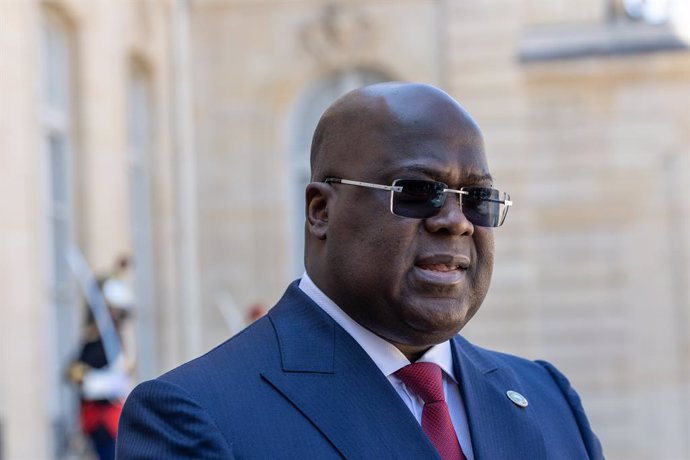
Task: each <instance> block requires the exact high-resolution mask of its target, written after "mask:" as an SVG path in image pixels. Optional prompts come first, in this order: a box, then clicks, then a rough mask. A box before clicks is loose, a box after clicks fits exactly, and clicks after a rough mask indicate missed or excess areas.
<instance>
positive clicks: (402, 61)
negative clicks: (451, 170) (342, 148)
mask: <svg viewBox="0 0 690 460" xmlns="http://www.w3.org/2000/svg"><path fill="white" fill-rule="evenodd" d="M684 3H685V2H682V1H672V2H665V1H661V2H659V1H657V2H649V1H648V2H641V1H637V2H636V1H633V0H626V1H623V0H585V1H581V2H576V4H574V3H573V2H567V1H565V0H548V1H546V0H501V1H479V0H472V1H454V0H395V1H393V0H349V1H345V0H342V1H326V0H191V1H185V0H176V1H175V0H137V1H131V2H116V1H110V0H104V1H100V2H93V1H90V0H54V1H51V2H40V1H34V0H30V1H22V0H8V1H5V2H0V19H1V20H2V23H3V25H2V27H0V54H1V55H3V56H7V57H8V59H2V60H0V74H1V75H3V78H2V79H0V91H1V92H2V93H3V94H4V95H5V96H4V97H5V98H7V99H6V100H7V101H8V106H9V107H10V108H11V110H9V111H6V112H5V113H2V114H1V115H0V117H2V119H1V120H0V184H2V185H3V187H2V190H3V191H4V192H5V193H3V194H2V196H1V197H0V203H2V210H3V216H7V218H6V219H4V220H3V223H2V227H0V228H1V229H2V230H0V231H1V232H2V233H1V234H0V235H1V239H0V258H1V259H2V260H3V264H2V265H1V267H2V272H0V291H1V292H3V293H5V295H6V296H7V297H8V298H9V301H6V303H5V307H4V308H3V321H2V322H0V372H2V378H0V389H1V390H2V391H0V458H2V459H25V458H26V459H34V458H68V455H69V449H68V448H67V446H66V445H65V442H66V441H65V439H68V438H69V431H70V427H72V426H73V422H74V419H73V416H70V415H69V410H70V407H71V405H73V402H74V401H73V394H72V393H71V392H70V390H69V389H68V387H66V386H65V385H64V383H62V382H61V366H63V365H64V361H65V359H67V357H68V356H69V353H70V352H71V350H72V349H73V347H74V346H76V345H75V343H76V337H78V323H79V321H80V319H81V316H80V315H81V313H82V310H81V309H82V305H81V300H80V299H79V294H78V290H77V288H76V286H75V285H74V282H73V280H71V279H70V277H69V275H66V274H65V273H68V272H67V271H66V270H68V267H65V266H64V262H63V261H62V259H60V257H62V255H61V254H62V253H63V252H64V251H65V250H66V248H67V247H71V246H75V247H78V248H80V249H81V251H82V252H83V253H84V254H85V255H86V258H87V259H88V260H89V262H90V263H91V265H92V266H93V267H94V269H95V270H103V269H106V268H107V267H108V266H109V264H111V263H112V260H113V259H114V258H115V257H116V256H117V255H118V254H120V253H131V254H134V257H135V260H137V261H139V263H138V264H137V271H136V273H135V286H136V287H137V295H138V300H139V306H138V309H139V310H138V313H137V323H136V327H135V330H134V336H135V337H136V341H135V342H136V348H137V356H138V358H139V368H138V371H139V377H140V378H148V377H151V376H153V375H155V374H157V373H160V372H162V371H164V370H166V369H169V368H170V367H172V366H174V365H176V364H178V363H180V362H182V361H184V360H186V359H188V358H190V357H192V356H194V355H196V354H198V353H201V352H202V351H204V350H206V349H208V348H210V347H212V346H214V345H215V344H217V343H219V342H220V341H222V340H224V339H225V338H226V337H228V336H229V335H231V334H233V333H234V332H237V331H238V330H239V329H240V328H241V327H243V325H244V324H246V319H245V318H246V316H245V315H246V309H247V308H248V307H249V306H250V305H253V304H257V303H259V304H262V305H265V306H267V307H270V305H272V304H273V302H275V301H276V300H277V298H278V297H279V296H280V295H281V294H282V291H283V290H284V288H285V286H286V285H287V283H288V282H289V281H291V280H292V279H295V278H297V277H299V276H300V274H301V271H302V256H301V252H302V244H303V243H302V237H303V187H304V185H305V184H306V182H307V181H308V177H309V176H308V174H309V171H308V150H309V142H310V137H311V132H312V130H313V128H314V125H315V123H316V120H317V119H318V117H319V115H320V113H321V111H322V110H323V109H324V108H325V107H326V106H327V105H328V104H329V103H330V102H331V101H332V100H334V99H335V98H336V97H337V96H339V95H340V94H342V93H344V92H345V91H347V90H348V89H351V88H354V87H357V86H360V85H362V84H366V83H371V82H376V81H383V80H411V81H423V82H428V83H432V84H435V85H438V86H440V87H442V88H444V89H445V90H446V91H448V92H449V93H450V94H452V95H453V96H455V97H456V98H457V99H458V100H460V101H461V102H462V103H463V105H465V107H467V109H468V110H469V111H470V112H471V113H472V114H473V115H474V116H475V117H476V119H477V121H478V122H479V124H480V126H481V127H482V129H483V131H484V134H485V138H486V144H487V152H488V155H489V162H490V166H491V169H492V173H493V175H494V176H495V177H496V179H497V185H498V186H499V187H500V188H501V189H504V190H506V191H508V192H509V193H510V194H511V197H512V199H513V201H514V202H515V206H514V207H513V208H512V209H511V211H510V215H509V216H508V220H507V224H506V226H505V227H503V228H501V229H498V230H497V231H496V240H497V255H496V268H495V274H494V280H493V285H492V288H491V291H490V294H489V296H488V297H487V300H486V302H485V304H484V306H483V307H482V309H481V310H480V312H479V313H478V314H477V316H476V318H475V319H474V320H473V321H472V322H471V323H470V324H469V325H468V327H467V328H466V330H465V331H463V333H464V334H465V335H466V336H468V338H470V339H471V340H473V341H475V342H476V343H478V344H480V345H483V346H486V347H489V348H497V349H500V350H503V351H507V352H511V353H515V354H521V355H525V356H528V357H531V358H535V359H536V358H541V359H548V360H550V361H552V362H553V363H554V364H556V365H557V366H558V367H559V368H561V369H562V370H563V371H564V372H565V373H566V375H568V377H569V378H570V379H571V381H572V383H573V384H574V386H575V387H576V388H577V389H578V390H579V392H580V394H581V396H582V397H583V400H584V403H585V407H586V409H587V410H588V413H589V415H590V419H591V422H592V424H593V427H594V429H595V431H596V432H597V433H599V435H600V437H601V438H602V441H603V443H604V447H605V451H606V453H607V457H608V458H613V459H617V458H620V459H622V458H625V459H640V460H642V459H668V460H676V459H687V458H690V441H688V440H689V439H690V267H689V264H690V51H689V50H688V41H689V40H690V11H688V7H686V6H685V5H684ZM51 78H52V79H51ZM41 88H44V89H43V90H42V89H41ZM45 88H47V89H45ZM61 88H62V89H61ZM37 420H38V421H40V423H35V421H37ZM70 424H72V425H70ZM29 426H31V427H32V428H28V427H29Z"/></svg>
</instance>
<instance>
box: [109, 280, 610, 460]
mask: <svg viewBox="0 0 690 460" xmlns="http://www.w3.org/2000/svg"><path fill="white" fill-rule="evenodd" d="M451 344H452V350H453V355H454V365H455V370H456V374H457V375H458V376H459V380H460V388H461V392H462V397H463V400H464V402H465V406H466V411H467V418H468V422H469V427H470V433H471V436H472V445H473V447H474V455H475V458H476V459H477V460H484V459H490V460H500V459H510V460H518V459H525V460H527V459H529V460H539V459H558V460H564V459H587V458H591V459H600V458H603V455H602V451H601V446H600V444H599V441H598V440H597V438H596V436H595V435H594V434H593V433H592V431H591V429H590V426H589V423H588V421H587V418H586V416H585V413H584V411H583V409H582V405H581V404H580V399H579V397H578V396H577V394H576V393H575V391H574V390H573V389H572V388H571V386H570V384H569V383H568V380H566V378H565V377H564V376H563V375H561V374H560V373H559V372H558V371H557V370H556V369H555V368H554V367H553V366H551V365H550V364H548V363H545V362H540V361H537V362H533V361H528V360H524V359H521V358H517V357H514V356H510V355H505V354H501V353H496V352H492V351H488V350H484V349H481V348H478V347H476V346H474V345H472V344H470V343H469V342H467V341H466V340H465V339H463V338H462V337H460V336H456V337H455V338H453V339H452V341H451ZM508 390H514V391H517V392H519V393H521V394H522V395H524V396H525V397H526V398H527V399H528V400H529V405H528V406H527V407H526V408H522V407H518V406H517V405H515V404H513V403H512V402H511V401H510V400H509V399H508V397H507V396H506V391H508ZM117 458H118V459H121V460H122V459H154V458H155V459H173V458H203V459H232V458H256V459H282V458H285V459H306V458H309V459H311V458H315V459H329V458H347V459H437V458H438V455H437V453H436V451H435V450H434V447H433V446H432V444H431V443H430V442H429V440H428V439H427V437H426V436H425V434H424V432H423V431H422V429H421V427H420V425H419V424H418V423H417V421H416V420H415V418H414V416H413V415H412V413H411V412H410V410H409V409H408V408H407V407H406V406H405V404H404V403H403V402H402V400H401V399H400V397H399V396H398V394H397V393H396V391H395V390H394V389H393V387H392V386H391V384H390V383H389V381H388V379H387V378H386V377H385V376H384V375H383V374H382V373H381V371H380V370H379V369H378V368H377V367H376V365H375V364H374V362H373V361H372V360H371V359H370V358H369V356H368V355H367V354H366V353H365V352H364V350H363V349H362V348H361V347H360V346H359V344H357V342H356V341H355V340H354V339H352V337H350V335H349V334H348V333H347V332H345V331H344V330H343V329H342V328H341V327H340V326H339V325H338V324H337V323H335V322H334V321H333V320H332V319H331V318H330V316H328V315H327V314H326V313H324V312H323V310H321V308H319V307H318V306H317V305H315V304H314V303H313V302H312V301H311V299H309V297H307V296H306V295H305V294H304V293H303V292H302V291H301V290H300V289H299V288H298V287H297V284H296V283H293V284H292V285H291V286H290V287H289V288H288V290H287V292H286V293H285V295H284V296H283V298H282V299H281V300H280V302H278V304H277V305H276V306H275V307H274V308H273V309H272V310H271V311H270V312H269V313H268V315H267V316H266V317H264V318H262V319H260V320H259V321H257V322H255V323H254V324H252V325H251V326H250V327H248V328H247V329H245V330H244V331H242V332H241V333H239V334H238V335H236V336H235V337H233V338H231V339H230V340H228V341H226V342H225V343H223V344H221V345H220V346H218V347H217V348H215V349H214V350H212V351H210V352H209V353H207V354H205V355H204V356H202V357H200V358H197V359H195V360H193V361H191V362H189V363H187V364H184V365H183V366H181V367H179V368H177V369H175V370H173V371H171V372H168V373H167V374H165V375H163V376H161V377H159V378H158V379H156V380H152V381H148V382H144V383H142V384H140V385H139V386H137V387H136V388H135V390H134V391H133V392H132V393H131V395H130V396H129V398H128V399H127V402H126V404H125V407H124V410H123V413H122V417H121V419H120V429H119V434H118V439H117Z"/></svg>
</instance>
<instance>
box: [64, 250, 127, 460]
mask: <svg viewBox="0 0 690 460" xmlns="http://www.w3.org/2000/svg"><path fill="white" fill-rule="evenodd" d="M123 268H126V265H125V266H123V264H122V263H121V262H119V263H118V269H116V271H115V272H114V273H113V274H112V275H110V276H108V277H107V278H104V279H101V280H99V282H98V285H99V287H100V289H101V292H102V294H103V299H105V303H106V305H107V308H108V312H109V313H110V317H111V319H112V323H113V326H114V327H115V330H116V331H117V334H118V336H120V335H121V329H122V324H123V322H124V321H125V320H126V319H127V318H128V317H129V316H130V314H131V311H132V306H133V298H132V291H131V289H130V287H129V285H128V284H127V283H126V282H125V281H123V280H122V279H121V278H119V275H120V273H119V272H120V270H119V269H123ZM87 302H88V301H87ZM87 307H88V308H87V317H86V324H85V327H84V335H83V339H82V346H81V350H80V352H79V356H78V358H77V359H76V360H75V361H74V362H72V363H71V364H70V366H69V369H68V372H67V374H68V378H69V380H70V381H72V382H74V383H75V384H76V385H77V386H78V387H79V392H80V401H81V403H80V423H81V429H82V431H83V432H84V434H85V435H86V436H87V437H88V438H89V439H90V440H91V443H92V446H93V449H94V450H95V452H96V453H97V454H98V458H99V459H100V460H106V459H107V460H112V459H114V458H115V437H116V434H117V424H118V421H119V418H120V412H121V411H122V404H123V402H124V400H125V398H126V396H127V394H128V393H129V391H130V389H131V387H132V380H131V371H132V369H133V366H132V363H129V362H127V361H126V359H125V356H124V353H123V352H122V347H121V346H120V347H119V353H118V355H117V357H116V359H115V360H114V361H115V362H112V363H111V362H109V361H108V356H107V353H106V350H105V347H104V344H103V339H102V337H101V332H100V331H99V328H98V326H97V323H96V321H95V320H94V312H93V307H91V306H90V305H87ZM120 343H122V341H121V340H120Z"/></svg>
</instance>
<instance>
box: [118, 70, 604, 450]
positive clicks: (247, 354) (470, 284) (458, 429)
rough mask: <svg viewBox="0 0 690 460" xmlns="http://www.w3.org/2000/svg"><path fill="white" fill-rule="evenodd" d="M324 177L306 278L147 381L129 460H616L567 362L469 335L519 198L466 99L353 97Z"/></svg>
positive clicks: (133, 418)
mask: <svg viewBox="0 0 690 460" xmlns="http://www.w3.org/2000/svg"><path fill="white" fill-rule="evenodd" d="M311 167H312V177H311V179H312V182H311V183H310V184H309V185H308V186H307V189H306V232H305V233H306V236H305V238H306V245H305V247H306V250H305V263H306V273H305V274H304V275H303V277H302V279H301V280H299V281H295V282H294V283H293V284H292V285H290V286H289V287H288V289H287V291H286V293H285V295H284V296H283V298H282V299H281V300H280V301H279V302H278V304H277V305H276V306H275V307H274V308H273V309H272V310H270V311H269V313H268V315H267V316H266V317H264V318H262V319H260V320H259V321H257V322H255V323H254V324H252V325H251V326H250V327H248V328H247V329H245V330H244V331H243V332H241V333H239V334H238V335H237V336H235V337H233V338H232V339H230V340H228V341H227V342H225V343H223V344H222V345H220V346H218V347H217V348H215V349H214V350H212V351H210V352H209V353H207V354H205V355H204V356H202V357H200V358H198V359H196V360H194V361H191V362H190V363H187V364H185V365H183V366H181V367H179V368H177V369H175V370H173V371H171V372H169V373H167V374H165V375H163V376H162V377H160V378H158V379H156V380H153V381H149V382H145V383H143V384H141V385H139V386H138V387H137V388H136V389H135V390H134V392H133V393H132V394H131V395H130V397H129V399H128V401H127V403H126V405H125V408H124V412H123V414H122V418H121V421H120V430H119V437H118V458H120V459H137V458H204V459H221V458H223V459H230V458H257V459H275V458H290V459H291V458H295V459H297V458H317V459H326V458H347V459H388V458H396V459H434V458H443V459H470V460H471V459H477V460H478V459H491V460H497V459H511V460H515V459H525V460H527V459H529V460H536V459H587V458H591V459H600V458H603V455H602V451H601V446H600V444H599V441H598V440H597V438H596V436H595V435H594V434H593V433H592V431H591V429H590V426H589V423H588V421H587V418H586V416H585V414H584V411H583V408H582V406H581V404H580V400H579V397H578V396H577V394H576V393H575V391H574V390H573V389H572V388H571V387H570V384H569V383H568V381H567V380H566V378H565V377H564V376H563V375H562V374H560V373H559V372H558V371H557V370H556V369H555V368H554V367H553V366H552V365H550V364H548V363H546V362H541V361H536V362H533V361H528V360H525V359H521V358H518V357H515V356H510V355H506V354H502V353H497V352H493V351H488V350H484V349H482V348H479V347H476V346H474V345H472V344H470V343H469V342H467V341H466V340H465V339H463V338H462V337H461V336H459V335H458V332H459V331H460V330H461V329H462V327H463V326H464V325H465V324H466V323H467V322H468V321H469V320H470V318H472V316H473V315H474V314H475V313H476V312H477V310H478V309H479V306H480V305H481V303H482V301H483V300H484V297H485V295H486V293H487V290H488V288H489V282H490V279H491V272H492V267H493V255H494V243H493V228H494V227H498V226H500V225H501V224H502V223H503V219H504V218H505V216H506V212H507V210H508V207H509V206H510V205H511V204H512V203H511V202H510V198H509V197H508V195H506V194H504V193H502V192H500V191H498V190H496V189H494V188H493V185H492V183H493V179H492V177H491V175H490V173H489V168H488V165H487V161H486V157H485V154H484V145H483V140H482V136H481V132H480V130H479V128H478V126H477V125H476V123H475V122H474V120H473V119H472V118H471V116H470V115H469V114H468V113H467V112H466V111H465V110H464V109H463V108H462V107H461V106H460V105H459V104H458V103H457V102H456V101H454V100H453V99H452V98H451V97H450V96H448V95H447V94H446V93H444V92H442V91H440V90H439V89H437V88H434V87H431V86H428V85H422V84H408V83H384V84H378V85H373V86H369V87H365V88H362V89H359V90H355V91H353V92H351V93H348V94H347V95H345V96H343V97H342V98H341V99H339V100H338V101H336V102H335V103H334V104H333V105H332V106H331V107H330V108H329V109H328V110H326V112H325V113H324V115H323V116H322V118H321V120H320V122H319V124H318V126H317V128H316V132H315V133H314V139H313V143H312V152H311Z"/></svg>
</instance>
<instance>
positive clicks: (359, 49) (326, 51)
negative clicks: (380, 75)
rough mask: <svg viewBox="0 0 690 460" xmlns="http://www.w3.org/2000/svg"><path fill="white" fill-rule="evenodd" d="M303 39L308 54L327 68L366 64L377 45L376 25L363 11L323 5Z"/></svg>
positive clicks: (301, 35)
mask: <svg viewBox="0 0 690 460" xmlns="http://www.w3.org/2000/svg"><path fill="white" fill-rule="evenodd" d="M300 37H301V40H302V45H303V46H304V48H305V50H306V51H307V52H308V53H309V54H310V55H311V56H312V57H313V58H314V59H316V60H317V61H318V62H319V63H320V64H322V65H324V66H326V67H342V66H344V65H345V66H347V65H355V64H357V63H361V62H364V61H366V60H367V59H368V58H369V56H370V54H371V50H372V48H373V46H372V45H373V44H374V43H375V42H376V33H375V28H374V25H373V21H372V19H371V17H369V16H367V14H366V12H365V11H364V10H363V8H361V7H359V6H356V5H350V4H346V3H343V2H339V1H334V2H330V3H328V4H326V5H324V6H323V7H322V8H321V9H320V11H319V13H318V16H317V17H315V18H314V19H313V20H311V21H310V22H308V23H307V24H306V25H305V26H304V27H303V29H302V31H301V34H300Z"/></svg>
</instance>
